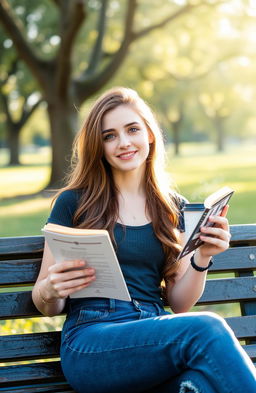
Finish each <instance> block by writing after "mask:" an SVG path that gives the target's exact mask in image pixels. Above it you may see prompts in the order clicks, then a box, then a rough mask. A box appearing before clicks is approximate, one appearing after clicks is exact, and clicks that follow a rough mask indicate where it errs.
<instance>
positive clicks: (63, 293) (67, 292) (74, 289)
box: [59, 283, 91, 298]
mask: <svg viewBox="0 0 256 393" xmlns="http://www.w3.org/2000/svg"><path fill="white" fill-rule="evenodd" d="M90 284H91V283H85V284H82V285H78V286H75V287H72V288H68V289H63V290H60V291H59V296H60V297H61V298H66V297H67V296H69V295H71V294H72V293H75V292H77V291H80V290H81V289H84V288H86V287H88V286H89V285H90Z"/></svg>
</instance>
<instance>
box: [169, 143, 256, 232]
mask: <svg viewBox="0 0 256 393" xmlns="http://www.w3.org/2000/svg"><path fill="white" fill-rule="evenodd" d="M186 147H187V146H185V149H184V150H185V151H184V152H183V154H182V155H181V157H177V158H172V159H170V160H169V161H170V162H169V171H170V173H171V174H172V177H173V179H174V181H175V184H176V185H177V186H178V190H179V192H180V193H181V194H183V195H184V196H186V197H187V198H188V199H189V200H190V201H191V202H201V201H203V200H204V198H205V197H206V196H207V195H209V194H210V193H211V192H214V191H216V190H217V189H218V188H220V187H222V186H225V185H228V186H230V187H232V188H234V190H235V194H234V196H233V197H232V199H231V201H230V209H229V213H228V217H229V221H230V223H231V224H242V223H256V208H255V200H256V182H255V178H256V155H255V147H254V146H253V145H245V146H231V147H229V149H228V150H227V151H226V152H224V153H216V152H215V151H214V147H211V146H210V145H205V144H202V145H200V144H198V145H190V146H188V147H187V148H186ZM169 156H170V154H169Z"/></svg>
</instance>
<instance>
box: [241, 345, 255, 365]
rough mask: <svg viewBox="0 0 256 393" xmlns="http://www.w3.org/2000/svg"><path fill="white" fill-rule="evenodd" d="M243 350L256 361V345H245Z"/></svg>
mask: <svg viewBox="0 0 256 393" xmlns="http://www.w3.org/2000/svg"><path fill="white" fill-rule="evenodd" d="M243 348H244V350H245V352H246V353H247V355H248V356H250V358H251V359H252V361H255V360H256V344H250V345H243Z"/></svg>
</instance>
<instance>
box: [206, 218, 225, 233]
mask: <svg viewBox="0 0 256 393" xmlns="http://www.w3.org/2000/svg"><path fill="white" fill-rule="evenodd" d="M209 222H211V223H214V224H217V225H220V226H221V227H222V228H223V229H226V230H229V223H228V219H227V218H226V217H223V216H210V217H209Z"/></svg>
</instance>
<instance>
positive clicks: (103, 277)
mask: <svg viewBox="0 0 256 393" xmlns="http://www.w3.org/2000/svg"><path fill="white" fill-rule="evenodd" d="M42 231H43V233H44V236H45V240H46V242H47V244H48V245H49V247H50V250H51V252H52V254H53V256H54V258H55V260H56V262H57V263H61V262H63V261H71V260H75V259H79V260H84V261H85V262H86V266H87V267H93V268H94V269H95V270H96V280H95V281H94V282H93V283H91V284H90V285H89V286H88V287H86V288H84V289H81V290H79V291H77V292H75V293H73V294H71V295H70V297H71V298H81V297H105V298H112V299H119V300H125V301H130V300H131V297H130V294H129V291H128V288H127V286H126V283H125V280H124V277H123V273H122V271H121V268H120V265H119V262H118V259H117V256H116V253H115V250H114V248H113V245H112V242H111V239H110V236H109V233H108V231H106V230H104V229H99V230H97V229H79V228H69V227H65V226H62V225H56V224H51V223H48V224H46V225H45V226H44V228H43V229H42Z"/></svg>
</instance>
